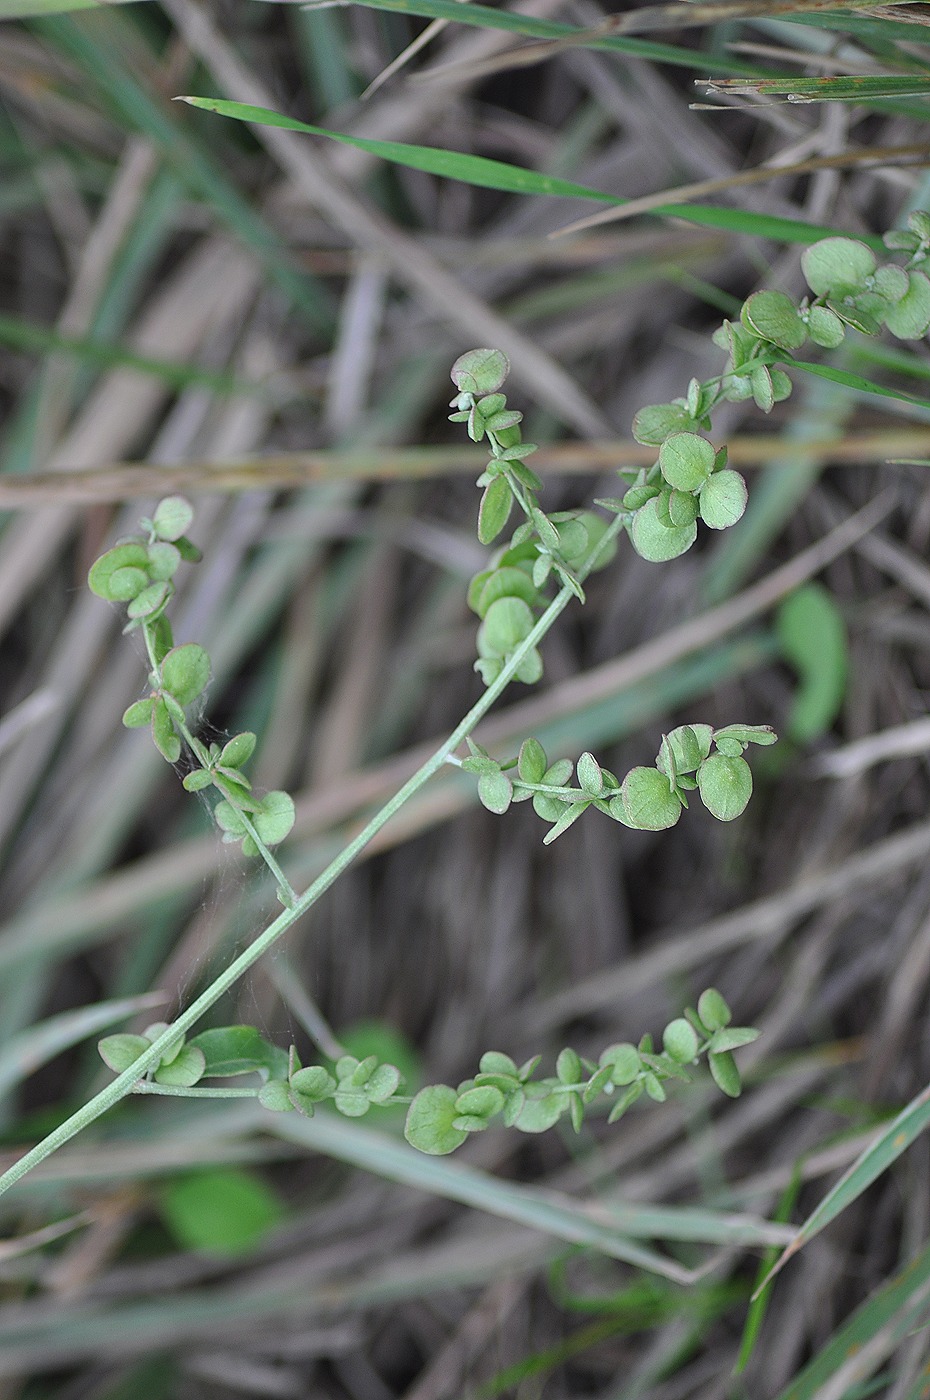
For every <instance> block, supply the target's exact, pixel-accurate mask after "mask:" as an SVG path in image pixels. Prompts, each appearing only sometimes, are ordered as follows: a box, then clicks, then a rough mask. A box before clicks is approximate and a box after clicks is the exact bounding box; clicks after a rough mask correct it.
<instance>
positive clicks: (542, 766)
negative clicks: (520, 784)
mask: <svg viewBox="0 0 930 1400" xmlns="http://www.w3.org/2000/svg"><path fill="white" fill-rule="evenodd" d="M547 763H548V760H547V758H546V750H545V749H544V748H543V746H542V744H541V743H540V742H539V740H538V739H524V741H523V743H522V744H521V746H520V757H519V760H518V763H517V772H518V773H519V774H520V777H521V778H522V779H523V781H524V782H525V783H541V782H542V781H543V774H544V773H545V771H546V765H547Z"/></svg>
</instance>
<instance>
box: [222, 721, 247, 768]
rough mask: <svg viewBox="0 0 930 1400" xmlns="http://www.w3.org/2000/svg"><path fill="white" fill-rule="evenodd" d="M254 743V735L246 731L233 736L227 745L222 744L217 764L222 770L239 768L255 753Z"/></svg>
mask: <svg viewBox="0 0 930 1400" xmlns="http://www.w3.org/2000/svg"><path fill="white" fill-rule="evenodd" d="M256 742H257V741H256V738H255V735H254V734H252V733H250V732H249V731H248V730H246V731H245V732H244V733H242V734H236V735H234V737H233V738H232V739H230V740H229V743H228V744H224V746H223V749H222V751H221V753H220V756H219V760H218V761H219V763H221V764H222V765H223V767H224V768H241V767H242V765H243V764H244V763H247V762H248V761H249V759H250V758H251V757H252V754H253V753H254V752H255V744H256Z"/></svg>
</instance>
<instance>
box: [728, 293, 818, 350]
mask: <svg viewBox="0 0 930 1400" xmlns="http://www.w3.org/2000/svg"><path fill="white" fill-rule="evenodd" d="M740 317H741V320H742V322H743V324H744V325H745V326H747V327H748V328H749V329H750V330H752V331H755V333H756V335H758V336H760V337H761V339H762V340H768V341H771V342H772V344H773V345H780V346H781V348H782V349H783V350H798V349H800V347H801V346H802V345H803V344H804V342H805V340H806V339H807V330H806V327H805V325H804V322H803V321H802V320H801V317H800V315H799V314H798V309H797V307H796V306H795V304H794V302H793V301H792V300H791V298H790V297H789V296H786V295H785V293H784V292H755V293H754V294H753V295H752V296H751V297H750V298H749V299H748V301H746V302H745V303H744V305H743V309H742V312H741V313H740Z"/></svg>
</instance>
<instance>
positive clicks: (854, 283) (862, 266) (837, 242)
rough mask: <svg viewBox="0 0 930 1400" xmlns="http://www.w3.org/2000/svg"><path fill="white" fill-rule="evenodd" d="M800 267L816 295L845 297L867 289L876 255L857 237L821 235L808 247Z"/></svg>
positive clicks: (873, 269) (802, 256)
mask: <svg viewBox="0 0 930 1400" xmlns="http://www.w3.org/2000/svg"><path fill="white" fill-rule="evenodd" d="M801 268H802V270H803V272H804V276H805V277H806V278H807V285H808V286H809V287H810V289H811V291H812V292H813V293H814V295H815V296H818V297H843V296H848V295H850V294H854V293H855V292H858V291H862V290H863V289H864V286H865V282H866V280H867V279H868V278H869V277H871V276H872V274H873V273H874V271H875V255H874V253H873V252H872V250H871V249H870V248H867V247H866V245H865V244H864V243H860V242H859V240H858V239H856V238H822V239H821V240H820V242H819V243H814V244H813V245H812V246H811V247H810V248H807V249H805V251H804V253H803V254H802V255H801Z"/></svg>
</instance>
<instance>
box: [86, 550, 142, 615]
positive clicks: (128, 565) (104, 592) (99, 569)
mask: <svg viewBox="0 0 930 1400" xmlns="http://www.w3.org/2000/svg"><path fill="white" fill-rule="evenodd" d="M148 562H149V556H148V550H147V549H146V548H145V545H143V544H139V543H138V542H136V541H130V542H128V543H127V544H117V545H114V546H113V548H112V549H108V550H107V552H106V554H102V555H101V556H100V558H99V559H97V560H96V561H95V562H94V563H93V564H92V565H91V569H90V573H89V574H88V575H87V585H88V587H89V588H90V591H91V592H92V593H96V595H97V597H98V598H106V599H107V600H108V601H109V602H125V601H126V600H127V599H129V598H133V597H135V593H137V592H139V588H136V589H135V591H134V592H133V591H129V592H123V591H121V590H120V589H119V588H117V591H115V592H114V591H113V585H112V579H113V575H114V574H115V573H117V571H121V570H124V569H129V570H132V571H134V572H138V573H141V575H142V580H143V581H142V584H141V585H140V587H144V586H145V584H146V583H147V582H148Z"/></svg>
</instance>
